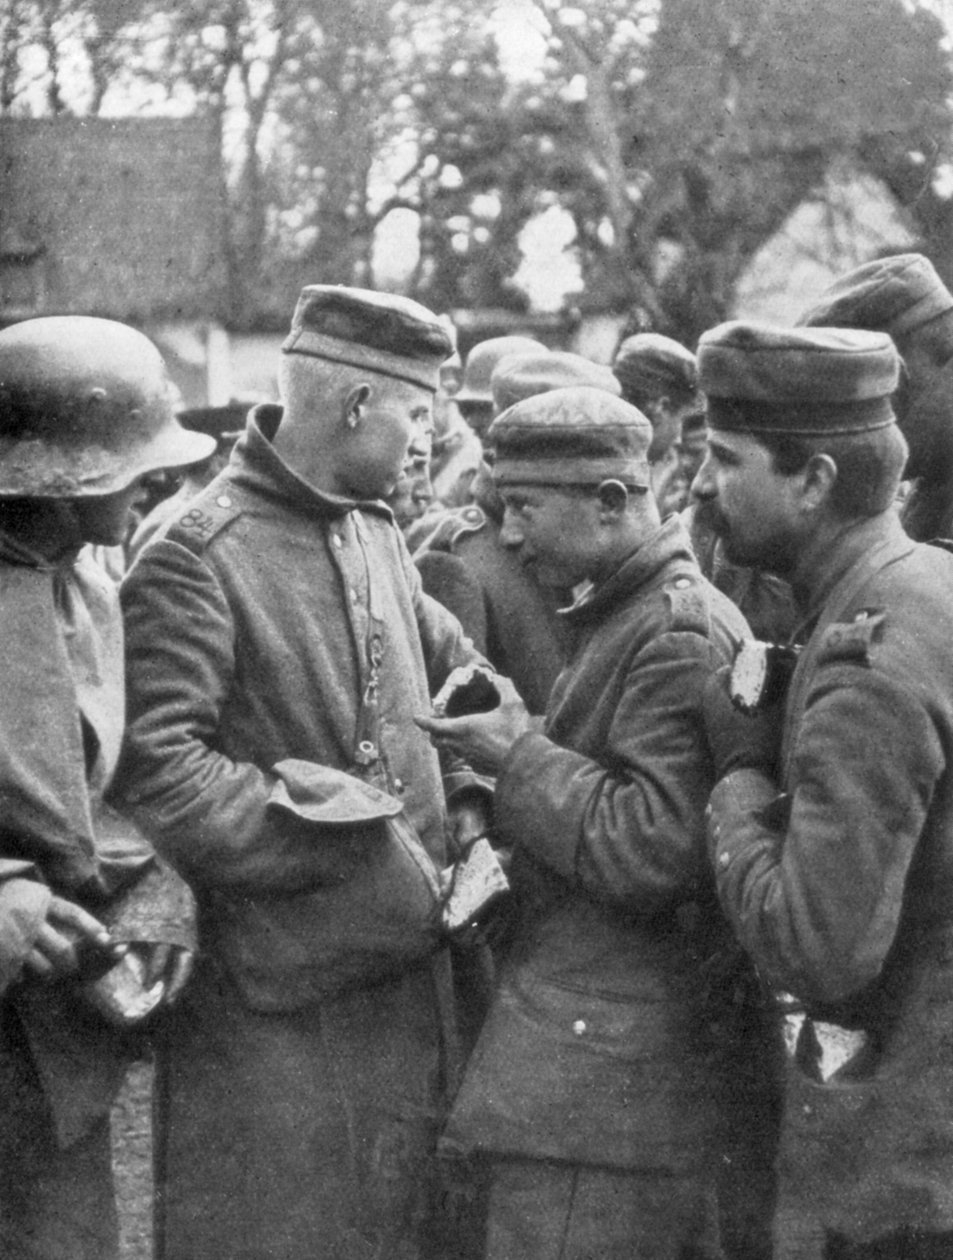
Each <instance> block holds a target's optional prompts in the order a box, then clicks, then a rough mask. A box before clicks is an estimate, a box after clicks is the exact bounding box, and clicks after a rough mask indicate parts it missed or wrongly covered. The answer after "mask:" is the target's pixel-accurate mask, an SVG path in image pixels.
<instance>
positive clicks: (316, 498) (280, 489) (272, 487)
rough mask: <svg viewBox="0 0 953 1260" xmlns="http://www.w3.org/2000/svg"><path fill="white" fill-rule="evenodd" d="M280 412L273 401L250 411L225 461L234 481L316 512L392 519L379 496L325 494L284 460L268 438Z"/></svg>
mask: <svg viewBox="0 0 953 1260" xmlns="http://www.w3.org/2000/svg"><path fill="white" fill-rule="evenodd" d="M283 414H284V412H283V408H282V407H279V406H277V405H276V404H274V403H261V404H259V405H258V406H257V407H255V408H253V410H252V411H251V413H250V415H249V417H248V422H247V424H246V426H245V430H244V432H243V433H242V436H241V437H240V438H239V440H238V442H237V443H236V444H235V447H234V449H233V451H232V455H231V459H230V461H229V465H228V467H229V472H230V474H231V478H232V480H233V481H234V483H235V484H236V485H241V486H247V487H249V488H250V489H253V490H255V491H256V492H257V493H258V494H263V495H265V496H266V497H268V498H272V499H277V500H279V501H281V502H284V503H291V504H293V505H294V506H295V507H297V508H299V509H301V510H302V511H305V512H310V513H315V514H316V515H319V516H345V515H346V514H347V513H348V512H353V511H355V509H357V510H360V511H362V512H372V513H375V514H376V515H378V516H382V517H384V518H385V519H386V520H393V513H392V512H391V510H390V508H389V507H388V506H387V504H386V503H384V502H383V501H382V500H380V499H353V498H349V497H346V496H344V495H337V494H328V493H327V492H326V491H324V490H319V489H317V487H316V486H313V485H311V483H310V482H309V481H306V480H305V479H304V478H303V477H300V476H299V475H298V474H297V473H296V472H295V471H294V469H293V468H291V467H290V466H289V465H288V464H286V463H285V461H284V460H283V459H282V458H281V456H280V455H279V454H278V452H277V451H276V450H275V448H274V446H273V445H272V441H271V440H272V438H273V437H274V435H275V432H276V431H277V429H278V425H279V424H280V423H281V417H282V415H283Z"/></svg>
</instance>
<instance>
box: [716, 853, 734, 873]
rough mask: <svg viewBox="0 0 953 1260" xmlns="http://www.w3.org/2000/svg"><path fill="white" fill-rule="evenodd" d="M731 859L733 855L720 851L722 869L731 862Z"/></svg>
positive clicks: (719, 858)
mask: <svg viewBox="0 0 953 1260" xmlns="http://www.w3.org/2000/svg"><path fill="white" fill-rule="evenodd" d="M730 861H731V856H730V855H729V854H727V853H719V855H718V865H719V866H720V867H721V868H722V870H724V869H725V867H726V866H727V865H728V864H729V862H730Z"/></svg>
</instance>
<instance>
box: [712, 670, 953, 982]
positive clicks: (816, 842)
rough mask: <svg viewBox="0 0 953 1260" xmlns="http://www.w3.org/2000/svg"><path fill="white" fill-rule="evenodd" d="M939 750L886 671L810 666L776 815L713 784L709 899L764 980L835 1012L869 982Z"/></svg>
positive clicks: (918, 704) (735, 779) (891, 923)
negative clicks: (813, 672)
mask: <svg viewBox="0 0 953 1260" xmlns="http://www.w3.org/2000/svg"><path fill="white" fill-rule="evenodd" d="M943 767H944V755H943V748H942V744H941V741H940V738H939V734H938V731H937V729H936V727H935V725H934V723H933V722H932V720H931V718H930V715H929V712H928V710H927V707H926V705H925V704H924V703H923V701H922V699H921V698H920V697H917V696H916V695H915V694H914V693H913V692H912V691H911V690H910V689H909V688H907V687H906V686H904V685H903V684H902V683H901V682H899V681H896V680H894V679H892V678H891V677H890V676H889V675H888V674H887V673H886V672H885V671H881V670H878V669H868V668H864V667H862V666H859V665H852V664H849V663H832V664H829V665H826V666H823V667H822V668H821V669H820V670H819V671H818V676H817V678H816V680H815V682H814V685H813V687H812V690H811V692H810V694H809V698H808V702H807V705H806V707H805V710H804V715H803V720H802V722H801V724H800V726H799V729H798V733H797V740H796V745H795V748H794V752H793V757H792V762H791V770H790V773H789V783H790V785H791V786H790V798H789V799H788V800H787V801H786V808H785V809H784V811H783V812H782V811H781V810H779V809H777V808H775V809H770V808H768V809H766V808H765V807H766V806H768V805H769V803H770V802H771V800H772V798H776V797H777V788H776V787H775V786H774V785H773V784H772V783H771V782H770V780H768V779H766V778H765V776H764V775H761V774H759V773H755V772H752V771H747V770H741V771H738V772H736V773H735V774H732V775H728V776H727V778H725V779H723V780H722V781H721V782H720V783H719V784H718V786H717V787H716V789H715V791H714V793H713V794H712V799H711V809H710V814H709V820H708V837H709V847H710V850H711V854H712V858H713V860H714V864H715V875H716V880H717V884H718V892H719V896H720V898H721V901H722V904H723V905H724V907H725V909H726V911H727V913H728V915H729V917H730V918H731V920H732V923H733V924H734V928H735V931H736V933H737V935H738V937H739V939H740V940H741V943H742V944H743V945H744V947H745V948H746V949H747V950H748V952H749V953H750V954H751V956H752V957H753V958H754V960H755V961H756V963H757V964H758V966H759V968H760V969H761V971H762V973H763V974H764V976H765V979H766V980H768V981H769V982H770V983H772V984H774V985H775V986H777V987H778V988H780V989H782V990H785V991H787V992H790V993H793V994H795V995H796V996H797V997H799V998H801V999H802V1000H803V1001H806V1002H809V1003H811V1002H813V1003H835V1002H839V1001H842V1000H844V999H845V998H847V997H850V996H852V995H855V994H858V993H859V992H860V991H861V990H862V989H863V988H864V987H865V986H866V985H868V984H869V983H870V982H871V981H873V980H875V979H876V978H877V976H878V974H879V973H880V970H881V968H882V966H883V963H884V960H885V958H886V956H887V953H888V951H889V950H890V947H891V945H892V943H893V940H894V936H895V934H896V931H897V926H898V923H899V918H900V913H901V909H902V906H903V900H904V886H905V883H906V879H907V874H908V872H909V870H910V865H911V861H912V859H913V854H914V849H915V848H916V845H917V842H918V839H919V837H920V835H921V832H922V830H923V826H924V821H925V819H926V816H927V811H928V809H929V806H930V802H931V798H932V796H933V793H934V789H935V786H936V783H937V780H938V778H939V776H940V774H941V773H942V771H943Z"/></svg>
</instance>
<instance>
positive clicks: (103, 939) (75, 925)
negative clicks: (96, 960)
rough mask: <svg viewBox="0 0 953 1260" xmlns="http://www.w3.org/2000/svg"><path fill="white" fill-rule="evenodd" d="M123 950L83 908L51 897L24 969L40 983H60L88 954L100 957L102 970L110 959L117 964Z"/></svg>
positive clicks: (76, 970)
mask: <svg viewBox="0 0 953 1260" xmlns="http://www.w3.org/2000/svg"><path fill="white" fill-rule="evenodd" d="M126 948H127V947H126V946H125V945H121V944H118V943H117V942H116V941H114V940H113V939H112V937H111V936H110V935H109V929H108V928H107V927H106V925H105V924H103V923H100V921H99V920H98V919H96V918H94V917H93V915H91V914H89V913H88V912H87V911H86V910H84V909H83V908H82V906H78V905H76V903H75V902H73V901H67V900H66V898H65V897H53V898H52V899H51V900H50V905H49V909H48V910H47V912H46V922H45V923H44V924H43V926H42V927H41V928H40V931H39V933H38V934H37V936H36V939H35V940H34V942H33V947H32V949H31V950H30V952H29V954H27V956H26V958H25V959H24V966H25V968H26V970H27V971H29V972H32V973H33V975H35V976H38V977H39V978H40V979H42V980H59V979H61V978H62V977H64V976H75V975H76V974H77V973H78V972H79V971H80V969H81V967H82V965H83V963H84V961H85V960H86V959H88V958H89V957H90V955H92V956H93V957H96V956H101V958H102V962H103V964H104V965H103V968H102V969H103V970H105V969H106V968H107V967H108V966H109V965H110V960H111V961H113V962H118V961H119V959H120V958H121V957H122V956H123V954H124V953H125V952H126Z"/></svg>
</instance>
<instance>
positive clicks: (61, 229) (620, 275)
mask: <svg viewBox="0 0 953 1260" xmlns="http://www.w3.org/2000/svg"><path fill="white" fill-rule="evenodd" d="M951 35H953V0H579V2H578V3H575V4H572V5H562V4H559V3H556V2H555V0H508V2H506V3H493V2H492V0H460V2H458V0H189V3H188V4H180V5H177V6H174V7H173V6H172V5H171V4H170V3H168V0H166V2H165V3H156V2H155V0H0V36H2V38H0V45H2V51H0V179H2V196H0V324H3V323H9V322H12V321H14V320H17V319H22V318H25V317H28V316H30V315H34V314H51V313H63V312H82V313H92V314H99V315H105V316H111V317H113V318H119V319H123V320H126V321H129V322H131V323H134V324H136V325H137V326H139V327H141V328H142V329H143V330H144V331H146V332H147V333H148V334H149V335H150V336H152V337H153V338H154V339H155V340H156V341H157V342H158V343H159V344H160V346H161V347H162V349H163V351H164V352H165V354H166V356H167V358H168V359H169V361H170V363H171V365H172V368H173V372H174V375H175V378H176V381H177V383H178V385H179V388H180V390H181V392H182V398H183V405H185V406H188V407H197V406H202V405H206V404H211V405H218V404H221V403H224V402H226V401H227V400H228V399H229V398H232V397H237V396H246V395H259V396H260V395H265V396H268V395H273V393H274V367H275V361H276V354H275V350H276V348H277V345H278V344H279V343H280V340H281V336H282V334H283V332H284V330H285V328H286V327H287V324H288V321H289V318H290V314H291V310H292V307H293V304H294V300H295V297H296V295H297V293H298V290H299V289H300V287H301V285H302V284H305V283H317V282H320V283H342V284H356V285H362V286H366V287H376V288H386V289H392V290H396V291H399V292H404V293H408V294H410V295H412V296H414V297H416V298H418V299H420V300H421V301H423V302H425V303H426V304H427V305H429V306H430V307H431V308H433V309H434V310H436V311H438V312H445V313H447V314H448V315H449V316H450V317H451V318H452V320H453V322H454V324H455V325H456V327H457V330H458V334H459V338H460V344H461V349H462V350H463V351H464V352H465V351H466V350H467V349H468V348H469V345H471V344H472V343H473V342H474V341H476V340H480V339H482V338H484V337H488V336H495V335H498V334H500V333H505V332H529V333H530V334H531V335H533V336H536V337H538V338H540V339H541V340H544V341H546V342H547V344H550V345H553V346H556V347H559V348H568V349H574V350H577V351H579V352H581V353H584V354H587V355H589V356H590V357H592V358H595V359H597V360H601V361H608V360H609V358H610V357H611V355H612V352H613V350H614V348H615V346H616V344H617V343H618V340H619V338H620V336H622V335H627V334H629V333H631V332H636V331H641V330H645V329H654V330H657V331H659V332H663V333H666V334H668V335H670V336H673V337H675V338H676V339H678V340H680V341H681V342H683V343H685V344H687V345H689V346H694V344H695V342H696V340H697V337H698V335H699V334H700V333H701V332H702V331H703V330H704V329H705V328H707V327H710V326H711V325H713V324H715V323H717V322H719V321H720V320H722V319H724V318H727V317H729V316H733V315H752V316H765V317H768V318H771V317H774V318H779V319H782V320H783V319H786V318H788V316H790V315H792V314H793V313H794V312H795V311H797V310H798V309H800V308H801V307H802V306H803V305H804V304H805V303H806V302H807V301H808V300H809V299H810V298H811V297H812V296H814V294H816V293H818V292H820V290H821V289H823V288H824V287H825V286H826V284H828V283H829V281H830V280H831V279H832V278H833V277H834V276H835V275H837V274H838V273H840V272H842V271H845V270H847V269H848V268H850V267H853V266H855V265H856V264H858V263H860V262H863V261H865V260H866V259H869V258H873V257H875V256H877V255H878V254H883V253H892V252H897V251H898V250H906V249H919V250H922V251H923V252H924V253H926V254H927V255H929V257H930V258H931V259H932V260H933V262H934V264H935V265H936V267H937V269H938V270H939V272H940V273H941V275H942V276H943V278H944V279H945V280H946V282H947V284H950V285H953V39H951Z"/></svg>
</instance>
